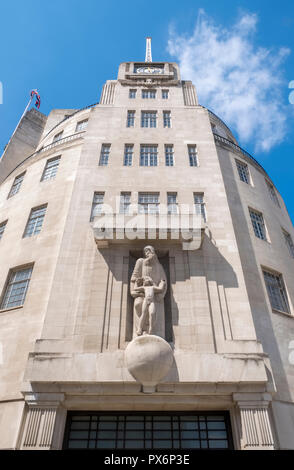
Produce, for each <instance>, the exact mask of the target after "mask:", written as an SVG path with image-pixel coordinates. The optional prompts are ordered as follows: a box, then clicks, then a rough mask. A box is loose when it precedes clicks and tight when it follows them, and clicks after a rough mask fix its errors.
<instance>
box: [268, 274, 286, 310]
mask: <svg viewBox="0 0 294 470" xmlns="http://www.w3.org/2000/svg"><path fill="white" fill-rule="evenodd" d="M263 275H264V281H265V285H266V288H267V292H268V296H269V299H270V303H271V306H272V308H273V309H276V310H280V311H282V312H286V313H290V309H289V303H288V298H287V293H286V289H285V285H284V282H283V278H282V275H281V274H274V273H271V272H268V271H263Z"/></svg>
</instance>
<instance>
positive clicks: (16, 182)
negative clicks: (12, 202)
mask: <svg viewBox="0 0 294 470" xmlns="http://www.w3.org/2000/svg"><path fill="white" fill-rule="evenodd" d="M24 175H25V174H24V173H22V174H21V175H19V176H17V177H16V178H15V180H14V182H13V185H12V186H11V189H10V191H9V194H8V197H11V196H14V195H15V194H16V193H18V191H19V189H20V187H21V183H22V182H23V179H24Z"/></svg>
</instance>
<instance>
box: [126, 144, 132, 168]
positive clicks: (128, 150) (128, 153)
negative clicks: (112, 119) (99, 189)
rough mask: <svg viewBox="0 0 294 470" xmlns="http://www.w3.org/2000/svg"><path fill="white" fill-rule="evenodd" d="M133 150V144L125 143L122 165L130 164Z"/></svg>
mask: <svg viewBox="0 0 294 470" xmlns="http://www.w3.org/2000/svg"><path fill="white" fill-rule="evenodd" d="M133 151H134V146H133V145H131V144H126V145H125V153H124V166H132V163H133Z"/></svg>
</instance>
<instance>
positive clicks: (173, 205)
mask: <svg viewBox="0 0 294 470" xmlns="http://www.w3.org/2000/svg"><path fill="white" fill-rule="evenodd" d="M167 213H168V214H177V213H178V202H177V193H167Z"/></svg>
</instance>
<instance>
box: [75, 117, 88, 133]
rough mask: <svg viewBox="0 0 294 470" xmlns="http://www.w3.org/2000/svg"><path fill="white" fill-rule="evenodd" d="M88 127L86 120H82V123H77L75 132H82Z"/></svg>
mask: <svg viewBox="0 0 294 470" xmlns="http://www.w3.org/2000/svg"><path fill="white" fill-rule="evenodd" d="M87 126H88V119H84V120H83V121H79V122H78V123H77V126H76V132H82V131H84V130H86V129H87Z"/></svg>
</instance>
